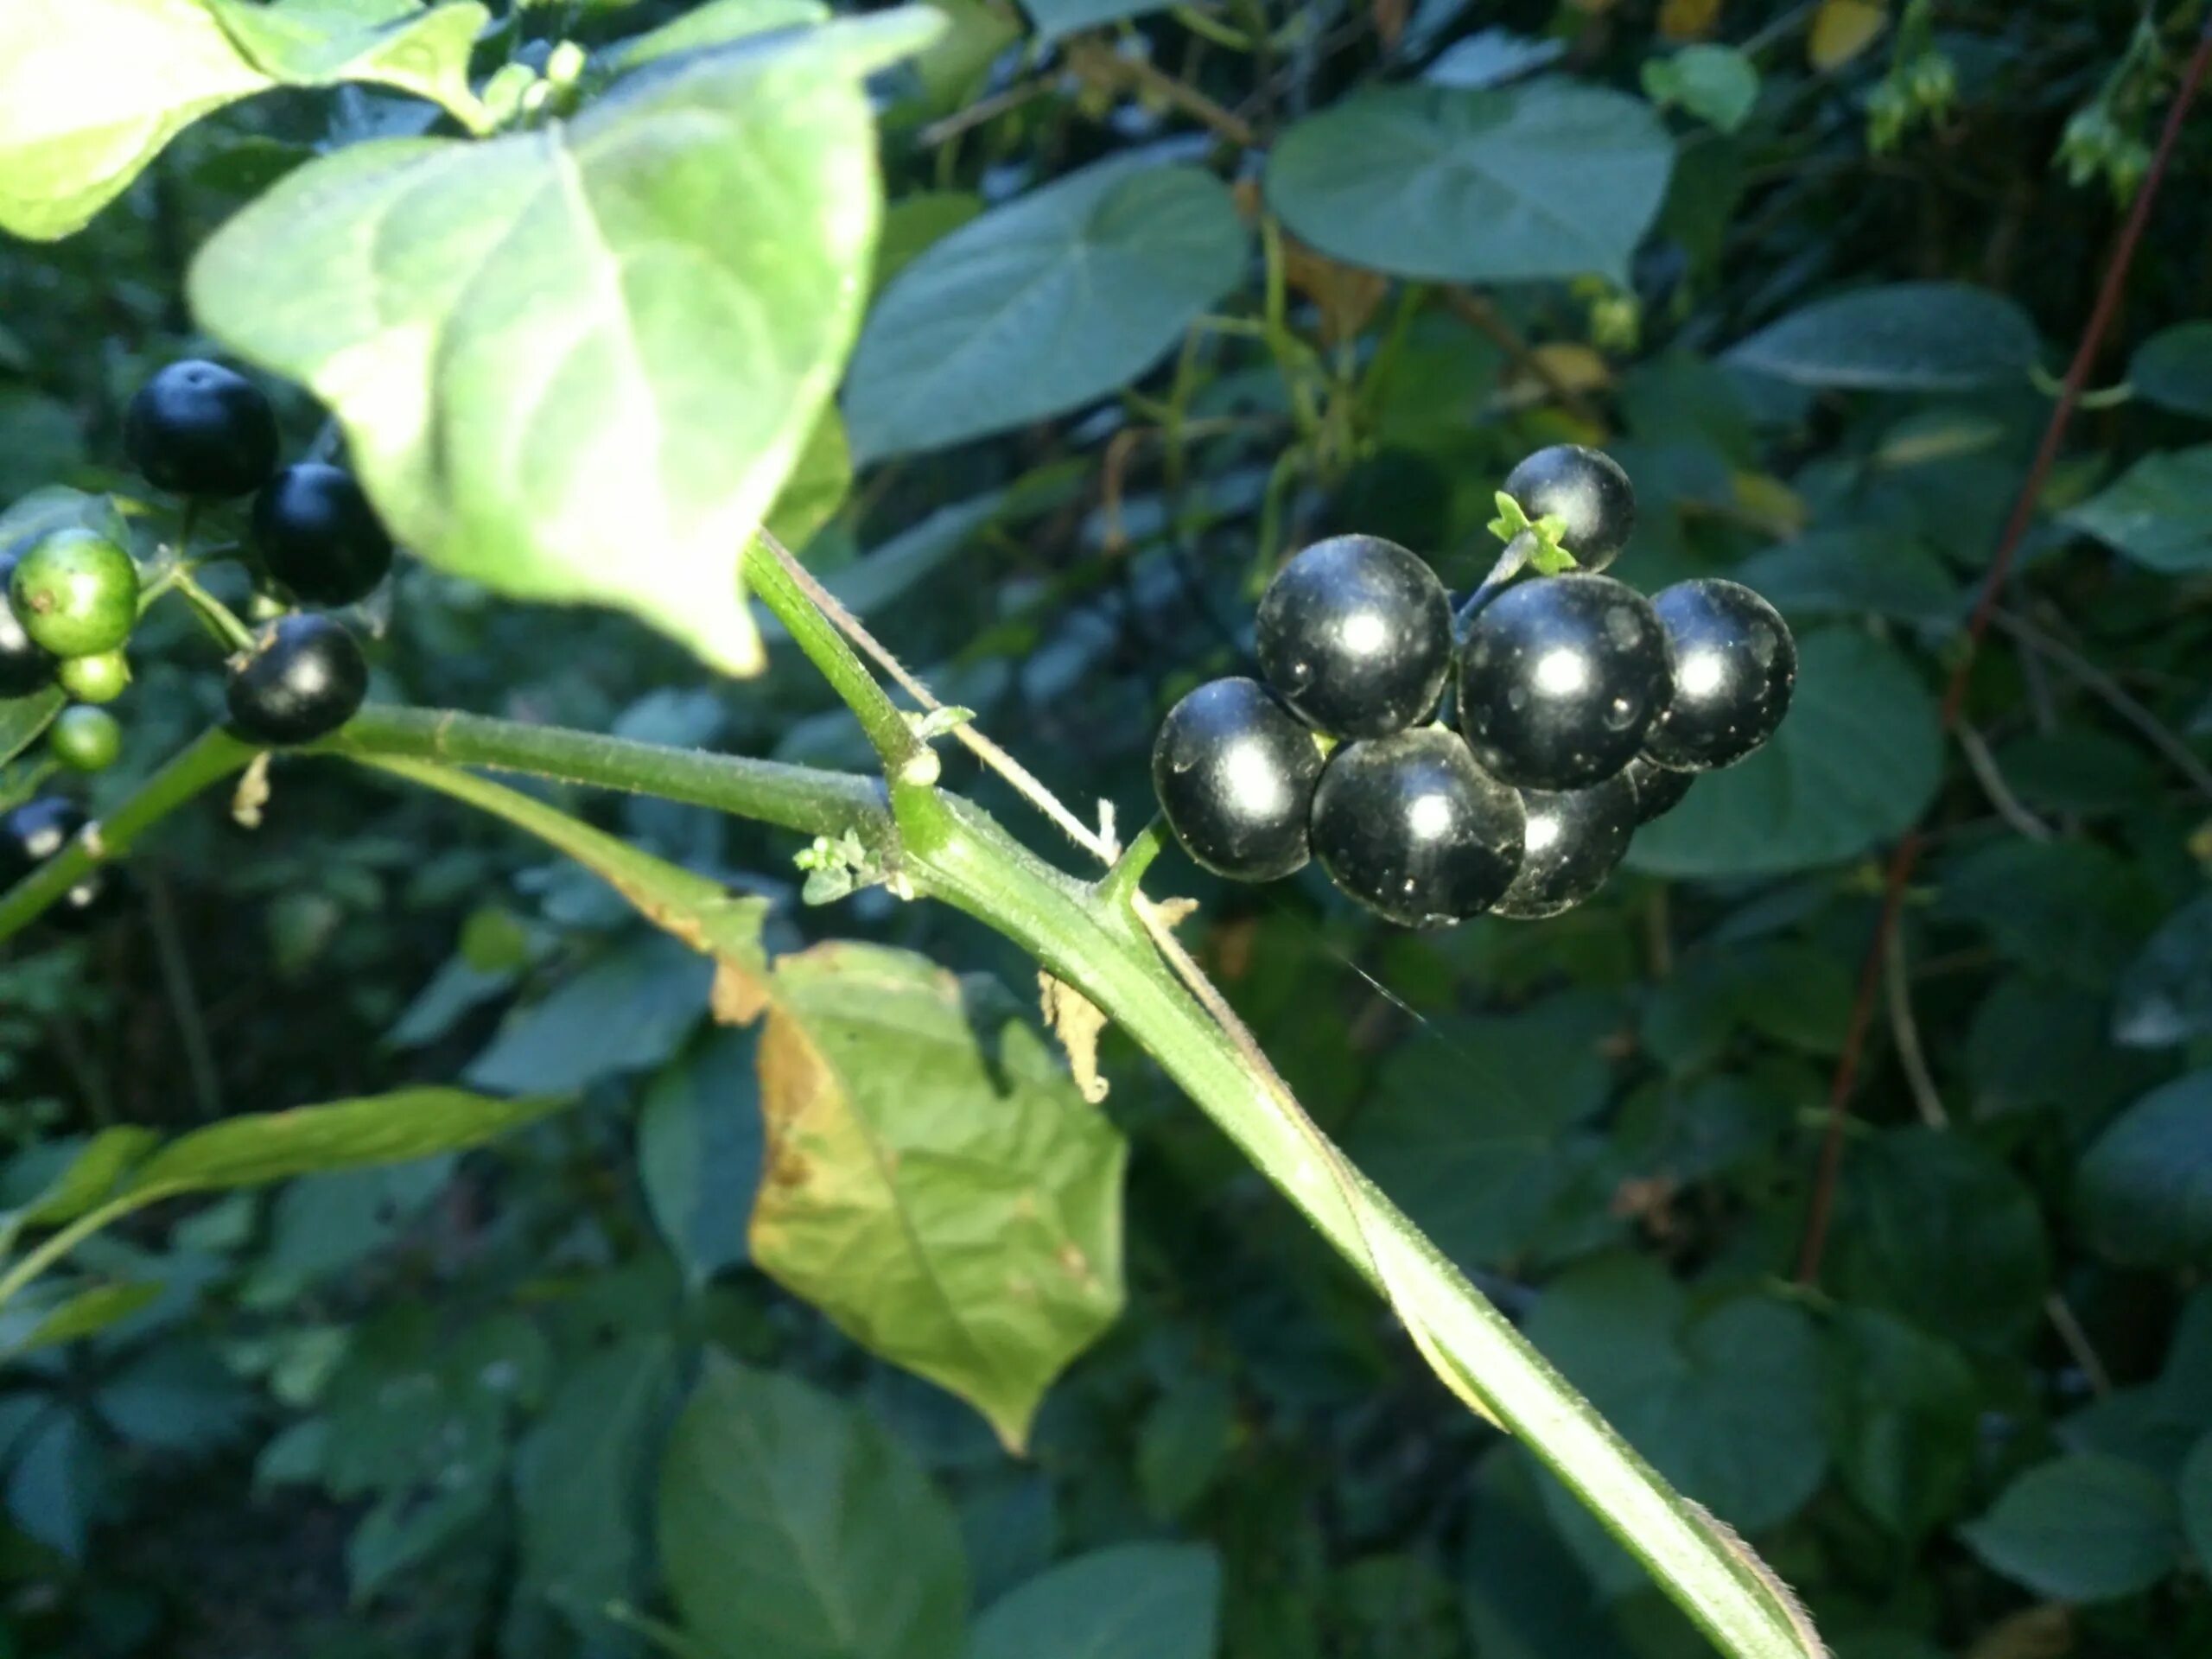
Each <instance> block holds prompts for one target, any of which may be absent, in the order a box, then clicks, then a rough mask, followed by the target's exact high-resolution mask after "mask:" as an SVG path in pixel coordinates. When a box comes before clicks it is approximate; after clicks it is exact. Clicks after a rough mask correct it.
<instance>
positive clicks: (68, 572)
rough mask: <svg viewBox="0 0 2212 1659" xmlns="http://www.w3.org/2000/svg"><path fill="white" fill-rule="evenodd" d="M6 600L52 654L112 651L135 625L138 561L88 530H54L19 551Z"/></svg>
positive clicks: (36, 642) (27, 628) (96, 653)
mask: <svg viewBox="0 0 2212 1659" xmlns="http://www.w3.org/2000/svg"><path fill="white" fill-rule="evenodd" d="M8 603H9V605H10V607H11V608H12V609H13V610H14V612H15V613H16V620H18V621H20V622H21V623H22V626H23V632H26V633H28V634H29V635H30V637H31V639H32V641H33V642H34V643H35V644H36V645H39V646H41V648H42V649H44V650H47V651H49V652H53V653H54V655H55V656H56V657H92V656H97V655H98V654H99V652H104V651H113V650H115V649H116V648H117V647H118V646H119V645H122V644H123V642H124V640H126V639H129V638H130V631H131V629H133V628H134V627H136V626H137V625H138V567H137V565H135V564H133V563H131V561H130V554H128V553H126V552H124V550H122V549H121V548H119V547H118V546H117V545H116V544H115V543H113V542H111V541H110V540H108V539H107V537H105V536H102V535H99V533H97V532H96V531H89V530H57V531H54V533H53V534H52V535H50V536H47V537H43V538H41V540H39V541H37V542H35V543H32V545H31V546H30V547H29V548H27V549H26V550H24V551H23V552H22V555H21V556H18V557H17V559H16V568H15V569H14V570H13V571H12V572H11V573H10V575H9V577H8Z"/></svg>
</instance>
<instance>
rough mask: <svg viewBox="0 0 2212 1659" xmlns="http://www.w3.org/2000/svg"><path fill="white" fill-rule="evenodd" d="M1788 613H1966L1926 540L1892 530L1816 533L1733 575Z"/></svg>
mask: <svg viewBox="0 0 2212 1659" xmlns="http://www.w3.org/2000/svg"><path fill="white" fill-rule="evenodd" d="M1729 575H1731V576H1732V577H1734V578H1735V579H1736V580H1737V581H1738V582H1743V583H1744V584H1745V586H1746V587H1749V588H1755V589H1757V590H1758V593H1759V594H1761V595H1762V596H1763V597H1764V598H1765V599H1766V600H1767V601H1769V602H1770V603H1771V604H1772V605H1773V606H1774V607H1776V608H1777V610H1779V611H1781V612H1782V613H1783V614H1784V615H1785V616H1790V617H1832V616H1865V615H1873V616H1885V617H1890V618H1892V619H1894V620H1897V621H1899V622H1917V623H1923V624H1936V623H1943V622H1948V621H1949V620H1951V619H1952V618H1953V617H1955V616H1956V615H1957V614H1958V613H1959V610H1960V607H1961V603H1962V596H1961V593H1960V591H1959V584H1958V581H1957V579H1956V578H1955V577H1954V576H1953V575H1951V573H1950V570H1949V569H1948V567H1947V566H1946V565H1945V564H1944V563H1943V561H1942V558H1941V557H1939V556H1937V555H1936V552H1935V550H1933V549H1931V548H1929V546H1928V545H1927V544H1926V543H1923V542H1919V541H1916V540H1913V539H1911V538H1910V537H1904V536H1900V535H1897V533H1895V532H1894V531H1889V530H1875V529H1866V530H1835V531H1815V532H1813V533H1812V534H1811V535H1808V536H1801V537H1798V538H1797V539H1796V541H1791V542H1783V543H1780V544H1779V545H1777V546H1775V547H1770V548H1769V549H1768V550H1766V551H1765V552H1764V553H1758V554H1754V555H1753V556H1751V557H1750V558H1748V559H1746V560H1745V561H1744V563H1742V564H1740V565H1739V566H1738V567H1737V568H1736V569H1733V570H1732V571H1730V572H1729Z"/></svg>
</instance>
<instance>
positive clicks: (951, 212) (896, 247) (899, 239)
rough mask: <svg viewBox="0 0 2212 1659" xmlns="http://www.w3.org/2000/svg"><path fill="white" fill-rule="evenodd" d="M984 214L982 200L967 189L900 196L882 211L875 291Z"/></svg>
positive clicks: (920, 192)
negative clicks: (977, 216)
mask: <svg viewBox="0 0 2212 1659" xmlns="http://www.w3.org/2000/svg"><path fill="white" fill-rule="evenodd" d="M982 211H983V199H982V197H981V196H978V195H976V194H973V193H971V192H969V191H966V190H918V191H916V192H915V193H914V194H912V195H908V196H901V197H899V200H896V201H894V202H893V203H892V204H891V205H890V206H889V207H886V208H885V209H884V210H883V234H882V235H881V236H880V237H879V238H876V244H875V283H874V289H875V291H876V292H877V293H879V294H880V293H881V292H882V291H883V289H884V288H885V287H886V286H887V284H888V283H890V281H891V279H892V278H893V277H896V276H897V275H898V274H899V272H900V271H902V270H906V267H907V266H909V265H911V264H913V263H914V261H915V260H917V259H918V258H920V257H921V256H922V255H923V254H924V253H925V252H926V251H928V250H929V249H931V248H932V247H934V246H935V245H937V244H938V243H939V242H942V241H944V238H946V237H948V236H950V235H951V234H952V233H953V232H955V231H957V230H958V229H959V228H960V227H961V226H963V225H966V224H968V223H969V222H970V221H972V220H973V219H975V218H976V215H977V214H979V213H982Z"/></svg>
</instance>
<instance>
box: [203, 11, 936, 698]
mask: <svg viewBox="0 0 2212 1659" xmlns="http://www.w3.org/2000/svg"><path fill="white" fill-rule="evenodd" d="M934 27H935V25H934V23H933V22H931V15H930V14H929V13H927V12H926V11H925V10H921V9H918V8H913V9H906V10H897V11H891V12H886V13H880V14H877V15H875V16H871V17H868V18H865V19H860V20H856V21H855V22H850V23H848V24H842V25H836V26H832V27H826V28H823V29H817V30H811V31H806V32H804V33H797V34H779V35H773V36H769V37H764V38H763V39H762V40H760V41H757V42H754V43H753V44H751V45H747V46H741V47H736V48H730V49H728V50H725V51H721V52H715V53H702V54H695V55H693V56H690V57H688V58H685V59H683V60H679V61H677V62H675V63H672V64H671V65H670V66H669V67H667V68H666V69H665V70H664V71H662V72H660V73H654V74H651V75H643V76H639V77H636V78H634V79H631V80H628V81H626V82H625V83H623V85H622V86H620V87H619V88H618V89H617V90H616V91H615V92H613V94H612V95H610V96H608V97H607V98H606V99H602V100H601V102H599V103H597V104H595V105H593V106H592V107H591V108H590V109H589V110H588V111H586V112H585V113H584V114H583V115H582V116H580V117H578V118H576V119H575V121H574V122H571V123H567V124H562V123H554V124H550V125H548V126H546V127H544V128H543V129H540V130H534V131H530V132H523V133H516V134H512V135H510V136H508V137H502V138H499V139H495V140H493V141H491V142H489V143H448V142H443V141H438V140H428V139H424V140H410V139H392V140H384V141H378V142H372V143H365V144H359V145H356V146H354V147H353V148H352V149H346V150H343V151H341V152H340V153H339V154H337V155H334V156H328V157H327V158H325V159H324V160H322V161H320V162H315V164H314V165H312V166H310V167H307V168H302V169H301V170H300V171H299V172H296V173H295V174H293V175H290V176H289V177H288V178H287V179H285V180H284V181H283V183H281V184H280V185H278V186H277V188H276V189H274V190H272V191H271V192H270V194H268V195H266V196H264V197H263V198H262V199H261V200H259V201H257V203H255V204H254V205H253V206H252V207H249V208H247V209H246V210H245V212H244V213H241V214H239V215H238V217H237V218H236V219H232V221H231V222H230V223H229V224H228V225H227V226H225V227H224V228H223V230H222V231H221V232H218V234H217V235H216V236H215V238H213V240H212V241H210V242H209V243H208V244H207V246H206V247H204V248H203V249H202V250H201V251H200V257H199V258H198V260H197V261H196V262H195V263H194V267H193V271H192V277H191V284H190V286H191V294H192V300H193V305H194V310H195V312H196V313H197V315H198V316H199V318H200V322H201V324H202V326H203V327H206V328H207V331H208V332H209V333H211V334H214V335H215V336H216V337H217V338H219V339H220V340H223V341H224V342H226V344H227V345H229V346H232V348H233V349H234V350H236V351H237V352H238V353H240V354H241V355H242V356H245V357H246V358H248V359H251V360H252V361H253V362H255V363H257V364H259V365H262V366H263V367H264V368H267V369H270V370H272V371H275V372H278V373H282V374H285V375H289V377H291V378H294V379H296V380H300V381H302V382H303V383H305V384H306V385H308V386H310V387H312V388H313V389H314V390H315V392H316V393H317V394H318V395H319V396H321V398H322V399H323V401H324V402H326V403H327V404H329V405H330V406H331V407H332V408H333V410H334V411H335V412H336V414H337V416H338V418H339V420H340V423H342V424H343V426H344V427H345V429H346V435H347V440H348V448H349V449H350V451H351V454H352V455H353V461H354V464H355V466H356V468H357V469H358V470H359V473H360V474H361V476H362V480H363V482H364V483H365V486H367V488H368V491H369V493H370V495H371V496H372V499H374V500H375V502H376V505H377V507H378V511H379V512H381V514H382V515H383V517H384V518H385V521H386V522H387V523H388V524H390V525H391V528H392V531H393V532H394V533H395V535H397V537H398V538H399V539H400V540H402V541H403V542H404V543H407V544H408V545H409V546H410V547H411V548H412V549H413V550H415V551H416V552H417V553H419V554H421V555H422V556H423V557H425V558H427V559H429V561H431V562H432V563H435V564H439V565H442V566H443V567H444V568H445V569H449V570H452V571H454V572H455V573H457V574H459V575H466V576H469V577H471V578H474V579H475V580H477V581H480V582H483V583H485V584H486V586H488V587H491V588H495V589H497V590H498V591H499V592H501V593H504V594H508V595H510V596H512V597H516V598H524V599H537V600H547V601H590V602H596V603H601V604H607V605H613V606H616V607H621V608H624V609H626V610H629V611H632V612H633V613H636V614H637V615H639V616H640V617H643V618H644V619H645V620H648V621H650V622H652V623H653V624H654V625H655V626H658V627H660V628H662V629H664V631H666V632H669V633H670V634H671V635H673V636H674V637H675V638H677V639H680V640H683V642H684V643H686V644H687V645H690V646H691V647H693V648H694V649H695V650H696V651H698V652H700V653H701V654H702V656H704V657H705V658H708V659H709V661H710V662H711V663H713V664H715V666H717V667H719V668H722V669H725V670H728V671H733V672H751V671H755V670H757V669H758V668H759V667H760V640H759V638H758V636H757V634H756V633H755V632H754V629H753V621H752V618H751V614H750V613H749V611H748V609H747V607H746V604H745V602H744V596H743V593H742V589H741V582H740V581H739V575H738V561H739V557H740V555H741V552H742V550H743V548H744V546H745V543H746V542H747V538H748V537H751V535H752V534H753V531H754V530H755V529H756V528H757V527H758V525H759V524H760V522H761V519H762V517H763V515H765V514H766V512H767V511H768V510H769V508H770V507H771V506H772V505H773V504H774V501H775V499H776V497H777V495H778V493H779V491H780V490H781V489H782V487H783V485H784V483H785V480H786V479H787V478H788V477H789V476H790V474H791V472H792V470H793V468H794V467H795V465H796V464H797V462H798V458H799V455H800V454H801V452H802V450H803V449H804V446H805V444H806V442H807V438H808V435H809V434H810V433H811V432H812V431H813V430H814V427H815V423H816V421H817V417H818V416H820V414H821V412H822V411H823V409H824V407H826V405H827V403H828V400H829V393H830V391H831V389H832V387H833V385H834V384H835V382H836V377H837V372H838V369H839V366H840V365H841V363H842V359H843V357H844V355H845V353H846V350H847V348H848V347H849V345H850V343H851V340H852V337H853V334H854V330H855V327H856V326H857V323H858V321H859V310H860V306H861V292H862V288H863V284H864V283H865V280H866V277H867V274H868V262H869V257H870V253H871V250H872V247H873V244H874V236H875V226H876V219H877V216H878V213H877V200H878V194H879V187H878V183H877V179H876V172H875V158H874V148H875V143H874V130H873V127H872V124H871V122H870V118H869V111H868V100H867V97H866V94H865V93H864V92H863V91H862V88H861V84H860V83H861V78H862V77H863V76H864V75H865V74H866V73H868V70H869V69H871V68H872V67H876V66H878V65H880V63H882V62H884V61H886V60H887V59H890V58H893V57H895V56H896V55H898V54H899V53H902V52H904V51H906V50H908V49H911V48H912V47H913V46H914V45H916V44H918V42H919V41H923V40H925V39H926V38H928V35H929V34H930V33H931V31H932V29H934Z"/></svg>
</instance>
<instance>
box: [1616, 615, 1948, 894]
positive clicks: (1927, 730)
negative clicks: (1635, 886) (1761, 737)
mask: <svg viewBox="0 0 2212 1659" xmlns="http://www.w3.org/2000/svg"><path fill="white" fill-rule="evenodd" d="M1941 779H1942V740H1941V738H1940V736H1939V735H1938V734H1937V731H1936V704H1935V700H1934V699H1933V698H1931V697H1930V696H1929V695H1928V692H1927V690H1926V688H1925V687H1924V686H1923V685H1922V683H1921V682H1920V677H1919V676H1918V675H1917V674H1916V673H1915V672H1914V671H1913V670H1912V668H1911V667H1910V665H1909V664H1907V663H1906V662H1905V660H1904V658H1903V657H1901V656H1900V655H1898V653H1897V652H1896V651H1895V650H1894V649H1893V648H1892V647H1891V646H1889V645H1884V644H1882V643H1881V642H1880V641H1879V640H1877V639H1872V637H1870V636H1868V635H1866V634H1862V633H1856V632H1846V631H1843V630H1840V629H1828V630H1826V631H1823V632H1819V633H1815V634H1813V635H1812V636H1810V637H1809V638H1808V639H1804V640H1803V641H1802V645H1801V650H1800V666H1799V671H1798V677H1797V690H1796V698H1795V700H1794V701H1793V702H1792V703H1791V705H1790V709H1789V717H1788V718H1787V719H1786V720H1784V721H1783V723H1782V729H1781V730H1780V731H1779V732H1777V734H1775V736H1774V740H1773V741H1771V742H1770V743H1769V744H1768V745H1767V746H1766V747H1765V748H1764V749H1762V750H1760V751H1759V752H1758V753H1757V754H1754V755H1753V756H1751V759H1750V760H1745V761H1743V762H1742V763H1740V764H1739V765H1737V766H1731V767H1729V768H1728V769H1727V770H1726V771H1725V772H1714V773H1712V774H1710V775H1708V776H1707V777H1704V778H1700V779H1698V782H1697V786H1696V787H1695V788H1694V789H1692V790H1691V791H1690V792H1689V794H1688V797H1687V798H1685V799H1684V800H1683V802H1682V804H1681V805H1680V806H1678V807H1676V808H1675V810H1673V811H1672V812H1670V813H1669V814H1668V815H1667V816H1666V817H1663V818H1661V819H1660V820H1659V821H1658V822H1657V823H1653V824H1649V825H1647V826H1646V827H1645V828H1644V829H1642V830H1640V831H1639V832H1638V833H1637V838H1636V842H1635V843H1634V845H1633V847H1632V848H1631V849H1630V853H1629V862H1630V865H1631V867H1633V868H1637V869H1643V870H1648V871H1649V872H1650V873H1652V874H1656V875H1677V876H1745V875H1774V874H1782V873H1784V872H1787V871H1790V870H1804V869H1815V868H1819V867H1820V866H1821V865H1824V864H1836V863H1841V862H1843V861H1846V860H1847V859H1853V858H1857V857H1859V856H1861V855H1865V854H1866V853H1868V852H1870V851H1872V849H1874V848H1876V847H1878V846H1879V845H1881V844H1882V843H1883V842H1885V841H1887V840H1889V839H1891V837H1892V836H1899V835H1902V834H1904V831H1905V830H1906V829H1910V827H1911V826H1912V825H1913V824H1914V823H1916V822H1917V821H1918V820H1919V817H1920V815H1921V813H1922V812H1923V810H1925V809H1926V807H1927V804H1928V803H1929V799H1930V798H1932V797H1933V796H1934V795H1935V792H1936V785H1937V784H1938V783H1939V782H1940V781H1941Z"/></svg>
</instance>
